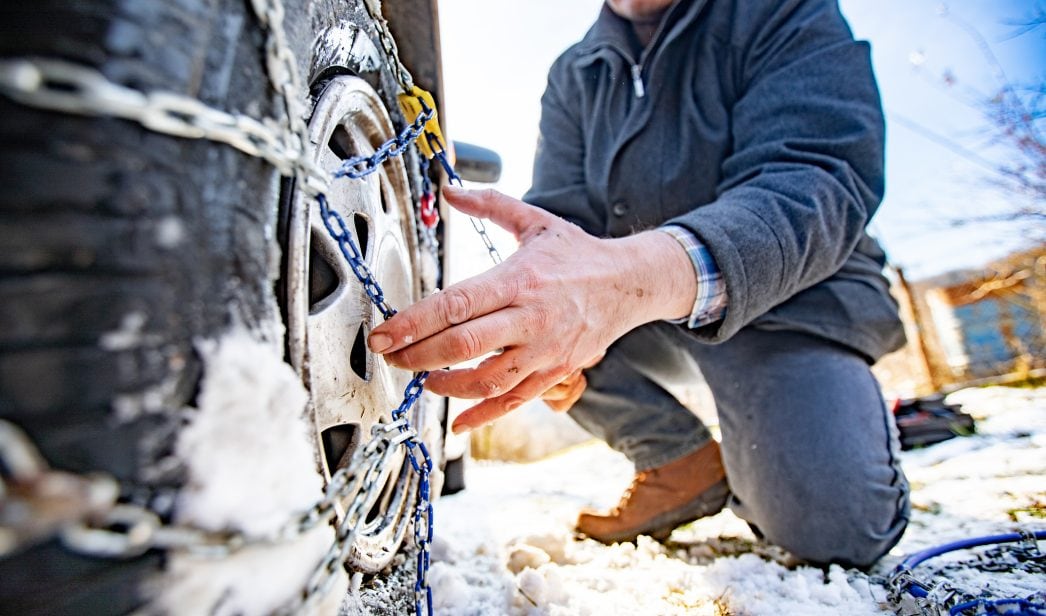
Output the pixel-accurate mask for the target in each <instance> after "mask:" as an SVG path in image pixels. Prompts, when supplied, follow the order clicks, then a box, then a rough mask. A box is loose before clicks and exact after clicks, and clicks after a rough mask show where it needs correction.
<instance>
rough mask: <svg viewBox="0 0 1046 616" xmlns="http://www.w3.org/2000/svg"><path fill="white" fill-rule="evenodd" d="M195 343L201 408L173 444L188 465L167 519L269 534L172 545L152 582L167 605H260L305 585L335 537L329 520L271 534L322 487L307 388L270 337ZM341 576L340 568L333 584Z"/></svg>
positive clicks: (225, 608)
mask: <svg viewBox="0 0 1046 616" xmlns="http://www.w3.org/2000/svg"><path fill="white" fill-rule="evenodd" d="M198 346H199V350H200V353H201V355H202V356H203V360H204V366H205V370H204V376H203V380H202V383H201V391H200V395H199V398H198V405H199V408H197V409H186V413H187V417H188V420H189V423H188V425H187V426H186V427H185V428H184V429H183V430H182V432H181V434H180V435H179V437H178V442H177V444H176V446H175V452H176V456H177V457H178V458H179V459H180V460H182V461H183V463H184V465H185V470H186V483H185V486H184V488H183V489H182V491H181V492H180V493H179V496H178V498H177V501H176V508H175V514H174V518H175V522H176V523H179V524H185V525H191V526H194V527H199V528H205V529H208V530H212V531H225V530H231V531H239V532H243V533H245V534H247V535H248V536H249V537H251V538H258V539H265V540H273V543H263V544H257V545H252V546H251V547H248V548H244V549H242V550H240V551H238V552H236V553H234V554H233V555H232V556H231V557H228V558H224V559H218V560H208V559H206V558H204V557H198V556H193V555H189V554H181V553H179V554H175V555H173V556H172V557H171V559H170V563H169V566H168V571H167V572H166V573H165V574H164V575H163V576H162V577H161V579H159V580H157V581H156V584H155V585H156V587H157V588H159V589H160V593H161V598H160V602H159V605H160V606H161V607H162V608H165V609H166V611H168V612H172V613H215V614H261V613H268V612H271V611H272V610H274V609H275V608H277V607H279V606H280V605H282V604H283V603H285V602H286V601H288V600H289V599H290V598H291V597H293V596H294V595H295V593H297V592H299V591H300V590H301V589H302V588H303V587H304V585H305V583H306V580H307V578H308V577H309V576H310V575H311V573H312V571H313V570H314V569H315V568H316V566H317V564H318V563H319V562H320V560H321V559H322V557H323V555H324V554H325V553H326V551H327V548H328V547H329V546H330V545H331V544H332V543H333V540H334V533H333V529H332V528H330V527H328V526H321V527H317V528H315V529H313V530H312V531H310V532H309V533H307V534H306V535H303V536H299V537H295V538H293V539H291V540H283V539H280V538H279V537H278V534H279V531H280V530H281V529H282V528H283V527H284V526H285V525H286V524H287V523H288V522H289V521H290V520H292V519H293V517H294V516H295V515H296V514H297V513H299V512H301V511H304V510H306V509H308V508H309V507H310V506H312V505H313V504H314V503H315V502H316V501H317V500H319V498H320V497H321V496H322V493H323V491H322V490H323V482H322V479H321V477H320V474H319V472H318V470H317V467H316V457H315V453H314V445H313V443H312V439H311V437H310V431H309V429H308V426H307V424H306V423H305V420H304V413H305V406H306V402H307V400H308V395H307V393H306V391H305V389H304V387H303V386H302V384H301V382H300V381H299V380H298V377H297V375H296V374H295V373H294V371H293V370H292V369H291V368H290V367H289V366H287V365H286V364H284V363H283V361H282V354H281V353H280V350H279V348H278V347H277V345H276V344H274V343H262V342H259V341H257V340H256V339H255V338H254V336H252V335H251V333H249V332H248V331H247V330H246V329H245V328H242V327H238V328H234V329H232V330H231V331H230V332H228V333H227V334H226V335H225V336H223V337H222V338H221V339H220V340H218V341H208V342H203V343H200V344H199V345H198ZM347 586H348V580H347V576H345V575H344V573H342V572H339V579H338V580H336V582H335V586H334V587H335V588H342V589H344V588H346V587H347ZM335 594H337V593H335ZM340 600H341V598H340V597H338V599H337V601H335V602H334V605H333V607H331V606H327V608H326V609H325V612H326V613H330V612H333V611H335V610H336V609H337V603H338V602H340Z"/></svg>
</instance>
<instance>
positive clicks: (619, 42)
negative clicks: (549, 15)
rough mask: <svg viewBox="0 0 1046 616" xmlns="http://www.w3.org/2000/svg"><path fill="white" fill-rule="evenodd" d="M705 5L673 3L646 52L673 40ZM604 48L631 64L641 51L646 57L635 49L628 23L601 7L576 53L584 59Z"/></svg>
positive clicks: (697, 0)
mask: <svg viewBox="0 0 1046 616" xmlns="http://www.w3.org/2000/svg"><path fill="white" fill-rule="evenodd" d="M705 1H706V0H675V2H673V3H672V6H670V7H669V9H668V11H666V12H665V16H664V17H662V18H661V24H660V25H659V26H658V28H657V33H656V34H655V35H654V39H653V41H652V42H651V46H650V49H649V51H652V50H653V49H654V48H656V47H658V46H660V45H661V44H662V43H663V42H664V41H666V40H667V39H670V38H674V35H675V34H676V33H677V32H678V31H679V30H681V29H683V28H685V27H686V26H687V25H688V24H690V23H691V22H692V21H694V20H695V19H696V18H697V15H698V13H700V11H701V8H702V7H703V6H704V4H705ZM607 47H609V48H612V49H615V50H617V51H618V52H620V53H622V54H624V55H625V56H626V57H628V58H630V59H632V61H633V62H635V61H636V58H638V57H639V56H640V53H641V51H642V52H643V53H642V55H647V54H648V51H644V50H639V49H638V42H637V41H636V36H635V34H634V33H633V31H632V24H631V22H629V21H628V20H627V19H625V18H623V17H620V16H619V15H617V13H615V12H614V11H612V10H610V7H609V6H608V5H606V4H605V3H604V4H603V7H602V9H600V12H599V17H597V18H596V22H595V23H594V24H592V27H591V28H589V30H588V32H587V33H586V34H585V37H584V38H583V39H581V43H580V45H579V47H578V52H579V53H580V54H581V55H582V56H584V55H588V54H590V53H593V52H596V51H598V50H600V49H605V48H607Z"/></svg>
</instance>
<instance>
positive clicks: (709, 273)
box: [658, 225, 727, 329]
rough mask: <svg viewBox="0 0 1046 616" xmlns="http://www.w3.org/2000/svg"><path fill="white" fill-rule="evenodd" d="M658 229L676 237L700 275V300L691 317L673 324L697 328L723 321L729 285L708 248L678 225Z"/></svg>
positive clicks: (697, 300) (697, 301) (698, 279)
mask: <svg viewBox="0 0 1046 616" xmlns="http://www.w3.org/2000/svg"><path fill="white" fill-rule="evenodd" d="M658 230H659V231H664V232H665V233H667V234H669V235H671V236H672V237H674V238H676V241H678V242H679V243H680V244H681V245H682V246H683V248H684V249H686V253H687V255H689V256H690V262H691V263H692V264H693V266H694V274H695V275H696V276H697V297H696V298H695V299H694V308H693V310H691V311H690V316H689V317H688V318H684V319H679V320H678V321H673V322H674V323H686V324H687V326H688V327H690V328H691V329H694V328H697V327H701V326H703V325H708V324H709V323H715V322H716V321H718V320H720V319H722V318H723V317H724V316H725V315H726V307H727V296H726V283H725V282H723V275H722V274H721V273H720V272H719V267H718V266H717V265H716V262H715V259H713V258H712V255H711V254H710V253H709V252H708V248H706V247H705V245H704V244H703V243H701V241H700V240H698V239H697V237H696V236H694V234H693V233H691V232H690V231H689V230H687V229H686V228H684V227H681V226H679V225H665V226H663V227H658Z"/></svg>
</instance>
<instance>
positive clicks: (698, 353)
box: [570, 323, 910, 567]
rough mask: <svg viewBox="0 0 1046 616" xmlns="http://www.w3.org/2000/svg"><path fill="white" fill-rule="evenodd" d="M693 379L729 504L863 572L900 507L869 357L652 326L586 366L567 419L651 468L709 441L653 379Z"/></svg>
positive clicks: (783, 335) (802, 554)
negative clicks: (705, 400) (710, 400)
mask: <svg viewBox="0 0 1046 616" xmlns="http://www.w3.org/2000/svg"><path fill="white" fill-rule="evenodd" d="M702 375H703V376H704V379H705V380H706V381H707V383H708V385H709V387H710V388H711V390H712V395H713V396H714V397H715V402H716V409H717V412H718V415H719V421H720V427H721V430H722V443H721V447H722V453H723V463H724V465H725V467H726V473H727V479H728V481H729V483H730V488H731V491H732V492H733V496H732V497H731V500H730V503H729V505H730V508H731V509H732V510H733V511H734V513H736V514H737V515H738V516H739V517H741V518H742V519H744V520H746V521H748V522H749V523H750V524H751V525H753V526H755V527H756V528H757V529H758V531H759V532H761V533H762V534H763V536H764V537H765V538H766V539H767V540H768V541H770V542H772V543H775V544H777V545H779V546H781V547H783V548H785V549H787V550H788V551H789V552H791V553H792V554H794V555H795V556H797V557H799V558H802V559H804V560H807V561H810V562H814V563H829V562H834V563H840V564H843V565H847V566H859V567H863V566H867V565H870V564H871V563H873V562H874V561H875V560H877V559H878V558H879V557H880V556H882V555H883V554H885V553H886V551H887V550H889V549H890V548H891V547H893V546H894V545H895V544H896V543H897V541H898V540H899V539H900V538H901V534H902V533H903V532H904V528H905V526H906V525H907V523H908V516H909V512H910V503H909V500H908V482H907V480H906V479H905V477H904V473H903V472H902V471H901V468H900V465H899V463H898V460H897V455H896V453H897V451H898V448H899V446H898V441H897V429H896V427H895V425H894V422H893V417H892V415H891V414H890V413H889V412H888V411H887V409H886V407H885V405H884V403H883V399H882V395H881V393H880V390H879V385H878V383H877V382H876V381H875V378H874V377H873V376H872V373H871V371H870V370H869V366H868V364H867V362H866V361H865V360H864V359H863V358H862V357H861V356H860V355H858V354H856V353H854V352H853V351H851V350H849V349H847V348H845V347H843V346H841V345H837V344H835V343H832V342H830V341H827V340H824V339H821V338H817V337H814V336H809V335H805V334H800V333H795V332H787V331H765V330H757V329H753V328H746V329H744V330H742V331H740V332H739V333H738V334H737V335H736V336H734V337H733V338H731V339H730V340H728V341H727V342H724V343H722V344H718V345H706V344H701V343H698V342H695V341H694V340H693V339H691V338H689V337H687V335H686V334H685V333H684V332H682V331H681V330H680V329H679V327H678V326H674V325H670V324H667V323H651V324H648V325H645V326H643V327H640V328H637V329H635V330H633V331H632V332H630V333H628V334H627V335H625V336H624V337H623V338H621V339H620V340H618V341H617V342H616V343H615V344H614V345H613V346H611V347H610V349H609V350H608V351H607V354H606V357H605V358H603V360H602V361H601V362H600V363H599V364H598V365H596V366H595V367H593V368H591V369H589V370H587V371H586V376H587V378H588V389H587V390H586V391H585V393H584V394H583V395H582V397H581V399H580V400H579V401H578V403H577V404H576V405H575V406H574V408H573V409H571V411H570V415H571V417H573V418H574V419H575V420H576V421H577V422H578V423H579V424H581V426H583V427H584V428H585V429H587V430H588V431H590V432H592V433H593V434H595V435H596V436H598V437H600V438H602V439H604V440H606V441H607V443H608V444H609V445H610V446H611V447H613V448H614V449H616V450H618V451H620V452H622V453H623V454H625V455H626V456H627V457H628V458H629V459H631V460H632V461H633V462H634V463H635V465H636V468H637V470H643V469H647V468H651V467H655V466H660V465H662V464H665V463H667V462H669V461H672V460H674V459H677V458H680V457H683V456H685V455H687V454H689V453H691V452H693V451H695V450H696V449H698V448H699V447H700V446H702V445H703V444H705V443H706V442H707V441H708V439H709V438H711V437H710V434H709V432H708V430H707V429H706V428H705V426H704V425H702V423H701V422H700V421H699V420H698V419H697V417H696V416H695V415H694V414H693V413H691V412H690V411H689V410H687V409H686V408H685V407H683V406H682V405H681V404H680V403H679V402H678V401H677V400H676V399H675V398H674V397H673V396H672V395H671V394H669V393H668V392H667V391H666V390H665V389H664V387H663V386H671V385H672V384H684V383H687V382H691V383H693V382H695V381H696V382H699V381H697V380H698V379H700V378H701V376H702Z"/></svg>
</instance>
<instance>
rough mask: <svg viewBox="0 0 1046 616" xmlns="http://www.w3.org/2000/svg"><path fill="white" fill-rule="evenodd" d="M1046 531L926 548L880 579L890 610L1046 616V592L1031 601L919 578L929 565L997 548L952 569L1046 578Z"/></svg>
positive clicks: (933, 615)
mask: <svg viewBox="0 0 1046 616" xmlns="http://www.w3.org/2000/svg"><path fill="white" fill-rule="evenodd" d="M1043 539H1046V531H1042V530H1040V531H1032V530H1028V529H1022V530H1020V531H1019V532H1017V533H1010V534H1005V535H993V536H989V537H976V538H972V539H964V540H959V541H955V542H953V543H949V544H946V545H942V546H938V547H933V548H928V549H925V550H923V551H921V552H918V553H915V554H912V555H910V556H908V557H907V558H905V559H904V560H902V561H901V563H900V564H898V565H897V566H896V567H895V568H894V570H893V571H892V572H891V573H890V575H889V577H888V578H886V579H885V580H881V583H883V585H884V586H885V587H886V589H887V592H888V598H889V601H890V604H891V607H893V609H894V610H895V611H896V612H897V613H898V614H904V615H911V616H976V615H990V614H1005V615H1009V616H1046V593H1044V592H1041V591H1040V592H1037V593H1033V594H1031V595H1029V596H1026V597H1008V598H997V597H992V596H991V594H990V593H989V589H985V590H983V591H981V592H980V593H977V594H975V593H971V592H968V591H966V590H963V589H960V588H956V587H955V586H953V585H952V584H951V583H949V582H948V581H947V580H938V581H936V582H934V581H927V580H925V579H920V578H919V577H917V576H916V575H915V573H914V570H915V568H916V567H918V566H919V565H920V564H922V563H924V562H925V561H927V560H930V559H932V558H935V557H938V556H941V555H943V554H947V553H950V552H955V551H958V550H965V549H970V548H974V547H980V546H986V545H996V547H994V548H991V549H989V550H987V551H985V552H983V553H982V554H980V555H978V556H976V557H975V558H973V559H971V560H968V561H960V562H953V563H950V564H948V565H946V567H947V568H951V569H965V568H974V569H978V570H981V571H989V572H1007V571H1025V572H1027V573H1033V574H1044V573H1046V553H1043V552H1042V551H1041V550H1040V549H1039V545H1038V541H1039V540H1043Z"/></svg>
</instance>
